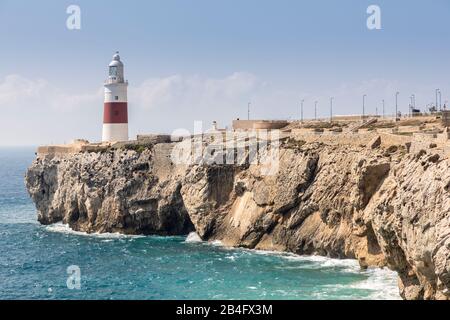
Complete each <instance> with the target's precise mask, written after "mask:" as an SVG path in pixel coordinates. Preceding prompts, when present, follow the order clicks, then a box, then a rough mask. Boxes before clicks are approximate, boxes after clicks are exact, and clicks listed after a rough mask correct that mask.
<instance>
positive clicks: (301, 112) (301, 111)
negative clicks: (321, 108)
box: [300, 99, 305, 122]
mask: <svg viewBox="0 0 450 320" xmlns="http://www.w3.org/2000/svg"><path fill="white" fill-rule="evenodd" d="M304 102H305V99H303V100H302V101H301V110H300V116H301V122H303V103H304Z"/></svg>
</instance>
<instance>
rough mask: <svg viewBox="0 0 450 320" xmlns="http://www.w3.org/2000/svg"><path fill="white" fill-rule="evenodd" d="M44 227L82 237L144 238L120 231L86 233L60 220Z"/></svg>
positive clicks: (51, 230)
mask: <svg viewBox="0 0 450 320" xmlns="http://www.w3.org/2000/svg"><path fill="white" fill-rule="evenodd" d="M44 229H45V230H46V231H49V232H56V233H64V234H70V235H76V236H84V237H95V238H102V239H136V238H145V236H144V235H127V234H122V233H118V232H117V233H98V232H95V233H87V232H82V231H75V230H72V229H71V228H70V226H69V225H68V224H63V223H61V222H58V223H54V224H51V225H48V226H45V227H44Z"/></svg>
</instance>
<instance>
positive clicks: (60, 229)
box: [0, 147, 400, 300]
mask: <svg viewBox="0 0 450 320" xmlns="http://www.w3.org/2000/svg"><path fill="white" fill-rule="evenodd" d="M34 152H35V148H34V147H3V148H0V300H9V299H40V300H55V299H56V300H59V299H64V300H66V299H69V300H71V299H87V300H97V299H108V300H110V299H112V300H116V299H126V300H128V299H138V300H150V299H183V300H191V299H233V300H234V299H261V300H265V299H288V300H305V299H307V300H330V299H331V300H341V299H345V300H353V299H356V300H368V299H376V300H385V299H389V300H395V299H400V296H399V293H398V287H397V276H396V274H395V272H392V271H390V270H387V269H368V270H361V269H360V268H359V266H358V263H357V262H356V261H355V260H338V259H331V258H326V257H318V256H298V255H294V254H289V253H279V252H265V251H255V250H247V249H236V248H227V247H225V246H223V245H222V244H221V243H220V242H213V243H208V242H203V241H201V240H200V239H199V238H198V236H197V235H196V234H190V235H186V236H177V237H160V236H139V235H136V236H125V235H121V234H89V235H88V234H85V233H80V232H75V231H72V230H71V229H70V228H69V227H68V226H67V225H64V224H61V223H58V224H54V225H50V226H42V225H40V224H39V223H38V222H37V214H36V209H35V207H34V204H33V203H32V201H31V199H30V198H29V196H28V194H27V191H26V189H25V185H24V175H25V172H26V169H27V167H29V166H30V164H31V163H32V161H33V158H34V157H35V153H34Z"/></svg>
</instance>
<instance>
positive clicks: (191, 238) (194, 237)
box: [184, 232, 203, 243]
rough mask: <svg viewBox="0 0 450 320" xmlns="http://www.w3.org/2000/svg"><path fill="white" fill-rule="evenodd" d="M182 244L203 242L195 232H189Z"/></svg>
mask: <svg viewBox="0 0 450 320" xmlns="http://www.w3.org/2000/svg"><path fill="white" fill-rule="evenodd" d="M184 242H189V243H195V242H203V240H202V238H200V236H199V235H198V234H197V233H196V232H191V233H189V234H188V236H187V237H186V240H184Z"/></svg>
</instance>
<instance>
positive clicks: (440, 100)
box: [439, 90, 442, 111]
mask: <svg viewBox="0 0 450 320" xmlns="http://www.w3.org/2000/svg"><path fill="white" fill-rule="evenodd" d="M439 109H440V110H441V111H442V94H441V90H439Z"/></svg>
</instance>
